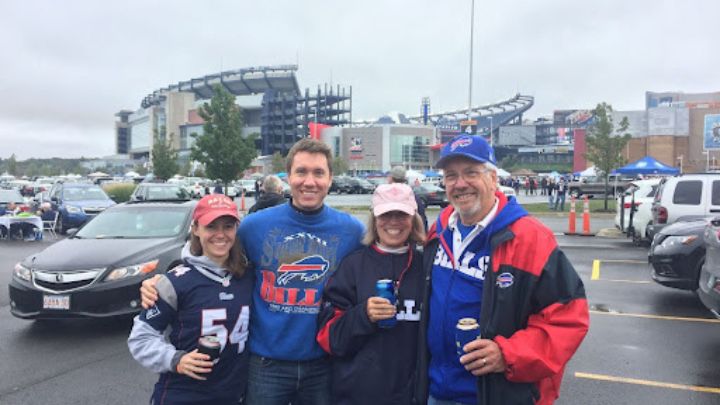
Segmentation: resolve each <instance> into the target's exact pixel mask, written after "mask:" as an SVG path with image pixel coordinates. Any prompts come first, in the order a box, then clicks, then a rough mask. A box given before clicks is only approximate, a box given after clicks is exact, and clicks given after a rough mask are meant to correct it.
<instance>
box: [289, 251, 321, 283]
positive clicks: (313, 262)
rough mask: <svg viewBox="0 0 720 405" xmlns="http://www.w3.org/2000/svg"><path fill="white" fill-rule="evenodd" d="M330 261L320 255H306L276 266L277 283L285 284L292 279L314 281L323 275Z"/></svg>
mask: <svg viewBox="0 0 720 405" xmlns="http://www.w3.org/2000/svg"><path fill="white" fill-rule="evenodd" d="M329 268H330V263H329V262H328V261H327V260H325V259H324V258H323V257H322V256H317V255H315V256H308V257H305V258H303V259H301V260H298V261H296V262H294V263H291V264H281V265H280V267H278V270H277V272H278V276H277V285H287V284H289V283H290V282H292V281H293V280H299V281H301V282H304V283H314V282H316V281H317V280H322V279H323V277H325V274H326V273H327V271H328V269H329Z"/></svg>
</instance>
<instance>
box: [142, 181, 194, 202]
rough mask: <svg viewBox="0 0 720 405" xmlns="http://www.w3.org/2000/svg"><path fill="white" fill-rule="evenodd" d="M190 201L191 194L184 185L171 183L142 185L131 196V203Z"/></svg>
mask: <svg viewBox="0 0 720 405" xmlns="http://www.w3.org/2000/svg"><path fill="white" fill-rule="evenodd" d="M190 199H191V197H190V193H188V192H187V190H185V188H184V187H182V185H180V184H171V183H140V184H138V186H137V187H135V191H133V193H132V195H130V200H131V201H151V200H181V201H187V200H190Z"/></svg>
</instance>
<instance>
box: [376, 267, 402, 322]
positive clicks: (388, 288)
mask: <svg viewBox="0 0 720 405" xmlns="http://www.w3.org/2000/svg"><path fill="white" fill-rule="evenodd" d="M375 290H376V292H377V296H378V297H380V298H386V299H387V300H388V301H390V303H391V304H393V305H395V304H396V303H397V297H396V296H395V285H394V283H393V281H392V280H390V279H382V280H378V281H377V282H376V283H375ZM377 324H378V326H379V327H381V328H392V327H394V326H395V324H397V318H396V317H393V318H389V319H382V320H380V321H378V323H377Z"/></svg>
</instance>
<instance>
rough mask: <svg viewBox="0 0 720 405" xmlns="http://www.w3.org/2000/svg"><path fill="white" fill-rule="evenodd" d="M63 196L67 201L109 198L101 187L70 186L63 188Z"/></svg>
mask: <svg viewBox="0 0 720 405" xmlns="http://www.w3.org/2000/svg"><path fill="white" fill-rule="evenodd" d="M63 198H64V199H65V200H67V201H82V200H108V199H109V197H108V196H107V194H105V192H104V191H102V189H101V188H100V187H68V188H66V189H65V190H63Z"/></svg>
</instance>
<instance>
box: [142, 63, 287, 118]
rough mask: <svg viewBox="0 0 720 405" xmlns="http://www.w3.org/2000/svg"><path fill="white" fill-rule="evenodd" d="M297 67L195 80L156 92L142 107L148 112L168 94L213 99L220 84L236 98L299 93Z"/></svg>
mask: <svg viewBox="0 0 720 405" xmlns="http://www.w3.org/2000/svg"><path fill="white" fill-rule="evenodd" d="M297 70H298V66H297V65H278V66H258V67H250V68H243V69H235V70H227V71H223V72H220V73H215V74H211V75H206V76H203V77H197V78H194V79H190V80H186V81H182V82H178V83H176V84H171V85H169V86H167V87H164V88H161V89H158V90H155V91H153V92H152V93H150V94H148V95H147V96H146V97H145V98H143V100H142V102H141V106H142V107H143V108H148V107H150V106H153V105H160V104H162V103H163V102H164V101H165V99H166V97H167V94H168V93H170V92H177V91H183V92H192V93H195V97H196V98H197V99H200V100H203V99H209V98H211V97H212V96H213V89H212V88H213V86H214V85H216V84H219V85H221V86H223V87H224V88H225V89H227V90H228V91H229V92H230V93H232V94H234V95H236V96H246V95H253V94H260V93H264V92H265V91H267V90H274V91H276V92H279V93H294V94H298V93H300V87H299V86H298V82H297V78H296V76H295V72H296V71H297Z"/></svg>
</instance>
